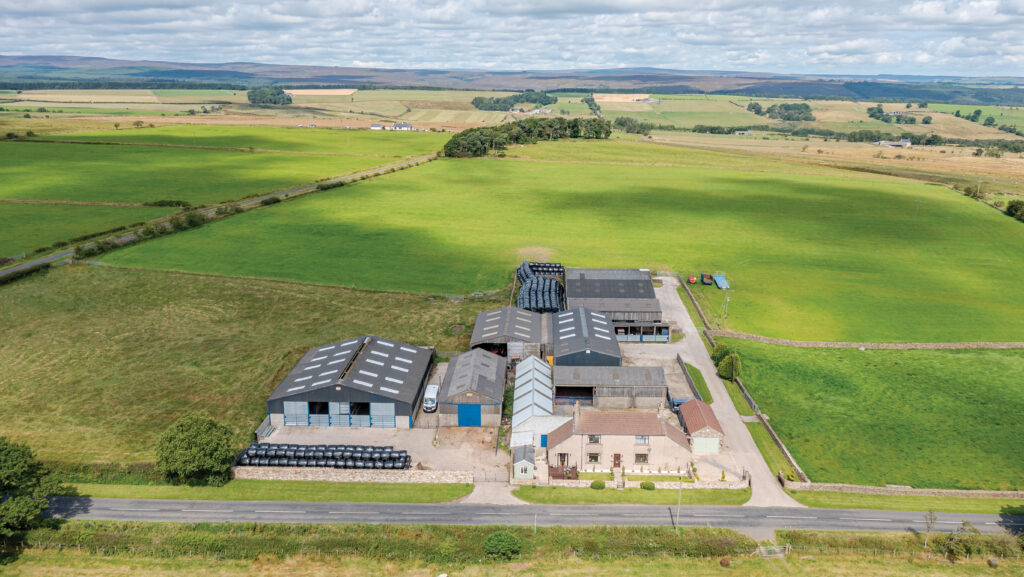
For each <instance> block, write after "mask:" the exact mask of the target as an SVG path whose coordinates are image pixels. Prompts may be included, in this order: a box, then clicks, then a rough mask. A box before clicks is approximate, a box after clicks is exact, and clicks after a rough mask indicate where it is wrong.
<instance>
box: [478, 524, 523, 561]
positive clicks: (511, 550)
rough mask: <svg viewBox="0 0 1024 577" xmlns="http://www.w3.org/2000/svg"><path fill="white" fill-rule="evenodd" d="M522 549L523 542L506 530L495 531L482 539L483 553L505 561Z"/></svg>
mask: <svg viewBox="0 0 1024 577" xmlns="http://www.w3.org/2000/svg"><path fill="white" fill-rule="evenodd" d="M522 551H523V543H522V541H520V540H519V537H516V536H515V535H513V534H512V533H509V532H508V531H495V532H494V533H491V534H490V535H488V536H487V539H484V553H487V554H488V555H490V556H491V557H497V558H499V559H505V560H506V561H507V560H509V559H511V558H512V557H514V556H516V555H518V554H520V553H521V552H522Z"/></svg>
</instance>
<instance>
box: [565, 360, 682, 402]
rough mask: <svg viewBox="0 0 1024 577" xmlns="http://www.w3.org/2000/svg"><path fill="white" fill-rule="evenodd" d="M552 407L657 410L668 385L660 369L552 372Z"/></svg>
mask: <svg viewBox="0 0 1024 577" xmlns="http://www.w3.org/2000/svg"><path fill="white" fill-rule="evenodd" d="M553 377H554V378H553V384H554V386H555V403H556V404H562V403H565V402H569V403H573V402H576V401H579V402H581V404H584V405H591V404H592V405H593V406H594V407H596V408H598V409H657V408H658V407H660V406H661V404H662V403H664V402H665V398H666V394H667V389H666V387H667V385H666V382H665V370H664V369H662V368H661V367H569V366H556V367H555V368H554V375H553Z"/></svg>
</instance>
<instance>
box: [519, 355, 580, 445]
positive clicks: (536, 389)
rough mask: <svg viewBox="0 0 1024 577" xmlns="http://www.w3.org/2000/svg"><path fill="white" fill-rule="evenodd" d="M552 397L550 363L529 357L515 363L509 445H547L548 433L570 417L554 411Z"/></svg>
mask: <svg viewBox="0 0 1024 577" xmlns="http://www.w3.org/2000/svg"><path fill="white" fill-rule="evenodd" d="M553 397H554V387H553V385H552V384H551V366H550V365H548V364H547V363H545V362H544V361H543V360H541V359H539V358H537V357H527V358H526V360H524V361H522V362H521V363H519V365H517V366H516V385H515V392H514V393H513V401H512V440H511V443H510V446H512V447H518V446H521V445H531V446H537V447H546V446H547V436H548V433H550V432H551V431H552V430H554V429H555V428H557V427H558V426H559V425H561V424H562V423H565V422H566V421H568V420H569V417H566V416H561V415H557V414H555V405H554V398H553Z"/></svg>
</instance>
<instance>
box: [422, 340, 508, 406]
mask: <svg viewBox="0 0 1024 577" xmlns="http://www.w3.org/2000/svg"><path fill="white" fill-rule="evenodd" d="M505 365H506V362H505V358H504V357H500V356H498V355H496V354H494V353H490V352H487V351H485V350H483V349H473V350H472V351H469V352H468V353H462V354H461V355H457V356H455V357H453V358H452V360H451V361H450V362H449V363H448V371H447V372H446V373H445V375H444V382H442V383H441V392H440V394H439V395H438V400H439V401H441V402H450V401H451V400H452V399H455V398H457V397H460V396H462V395H466V394H467V393H468V394H471V395H472V399H475V402H479V403H484V402H491V403H500V402H501V400H502V398H503V396H504V392H505ZM463 400H464V401H465V400H467V399H463Z"/></svg>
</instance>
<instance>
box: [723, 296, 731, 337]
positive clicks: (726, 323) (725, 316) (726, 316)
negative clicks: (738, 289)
mask: <svg viewBox="0 0 1024 577" xmlns="http://www.w3.org/2000/svg"><path fill="white" fill-rule="evenodd" d="M731 292H732V289H725V313H724V314H723V315H722V316H723V318H722V328H723V329H725V330H729V301H730V300H731V299H730V296H729V293H731Z"/></svg>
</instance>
